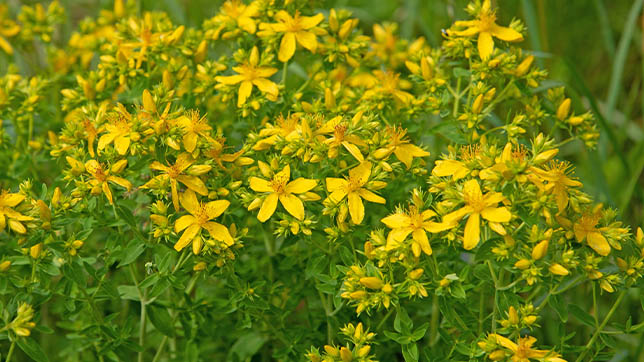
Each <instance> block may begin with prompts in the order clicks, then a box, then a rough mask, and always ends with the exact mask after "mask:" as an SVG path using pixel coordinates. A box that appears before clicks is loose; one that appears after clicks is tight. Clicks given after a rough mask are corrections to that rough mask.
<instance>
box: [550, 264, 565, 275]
mask: <svg viewBox="0 0 644 362" xmlns="http://www.w3.org/2000/svg"><path fill="white" fill-rule="evenodd" d="M548 270H549V271H550V272H551V273H552V274H554V275H561V276H566V275H568V274H570V272H569V271H568V269H566V268H564V266H563V265H561V264H559V263H555V264H552V265H550V267H549V268H548Z"/></svg>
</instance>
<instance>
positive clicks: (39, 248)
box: [29, 243, 42, 259]
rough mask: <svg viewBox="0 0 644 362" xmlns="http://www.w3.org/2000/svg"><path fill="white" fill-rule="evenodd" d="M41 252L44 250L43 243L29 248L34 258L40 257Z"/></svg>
mask: <svg viewBox="0 0 644 362" xmlns="http://www.w3.org/2000/svg"><path fill="white" fill-rule="evenodd" d="M41 252H42V243H38V244H36V245H34V246H32V247H31V248H29V256H31V257H32V258H33V259H38V257H39V256H40V253H41Z"/></svg>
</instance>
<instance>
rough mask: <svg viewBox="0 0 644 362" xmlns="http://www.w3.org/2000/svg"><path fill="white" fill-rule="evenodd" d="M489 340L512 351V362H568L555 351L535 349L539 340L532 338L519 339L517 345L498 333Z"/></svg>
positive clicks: (493, 334) (491, 335)
mask: <svg viewBox="0 0 644 362" xmlns="http://www.w3.org/2000/svg"><path fill="white" fill-rule="evenodd" d="M489 339H491V340H493V341H495V342H496V343H497V344H500V345H501V346H503V347H504V348H506V349H508V350H510V352H511V353H512V357H510V360H511V361H512V362H530V360H531V359H535V360H539V361H544V362H566V360H565V359H563V358H561V357H560V356H559V354H557V353H555V352H553V351H548V350H543V349H533V348H532V346H533V345H534V344H535V342H536V341H537V339H536V338H534V337H532V336H527V337H519V340H518V342H519V343H515V342H513V341H512V340H510V339H508V338H506V337H503V336H502V335H499V334H496V333H492V334H490V336H489Z"/></svg>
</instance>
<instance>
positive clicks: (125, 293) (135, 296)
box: [116, 285, 141, 302]
mask: <svg viewBox="0 0 644 362" xmlns="http://www.w3.org/2000/svg"><path fill="white" fill-rule="evenodd" d="M116 289H118V291H119V294H120V295H121V299H129V300H135V301H137V302H138V301H140V300H141V298H140V297H139V291H138V290H137V289H136V286H134V285H119V286H118V287H117V288H116Z"/></svg>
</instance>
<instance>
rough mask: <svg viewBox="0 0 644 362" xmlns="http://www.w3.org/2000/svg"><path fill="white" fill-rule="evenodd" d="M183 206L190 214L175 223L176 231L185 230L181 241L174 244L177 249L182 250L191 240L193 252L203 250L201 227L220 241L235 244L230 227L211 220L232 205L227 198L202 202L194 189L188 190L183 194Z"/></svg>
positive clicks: (196, 252)
mask: <svg viewBox="0 0 644 362" xmlns="http://www.w3.org/2000/svg"><path fill="white" fill-rule="evenodd" d="M181 206H183V207H184V208H185V209H186V210H188V212H189V213H190V215H183V216H181V217H180V218H178V219H177V221H176V222H175V223H174V231H175V232H176V233H179V232H181V231H182V230H185V231H184V232H183V234H181V237H180V238H179V241H177V243H176V244H174V249H175V250H176V251H181V250H182V249H183V248H185V247H186V246H187V245H188V244H190V242H192V252H193V253H195V254H198V253H199V252H200V251H201V246H202V245H203V244H202V242H201V240H202V239H201V229H206V230H208V233H209V234H210V236H211V237H212V238H213V239H215V240H218V241H223V242H224V243H225V244H226V245H228V246H231V245H233V244H234V242H235V241H234V240H233V237H232V236H231V235H230V232H229V231H228V228H227V227H225V226H224V225H222V224H220V223H218V222H214V221H211V220H212V219H214V218H216V217H218V216H219V215H221V214H223V213H224V211H226V209H227V208H228V206H230V202H229V201H227V200H215V201H210V202H208V203H205V204H204V203H200V202H199V200H197V195H196V194H195V193H194V192H193V191H192V190H186V192H184V193H182V194H181Z"/></svg>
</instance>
